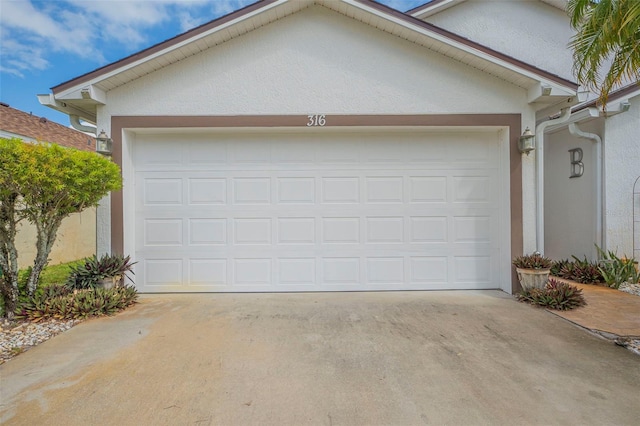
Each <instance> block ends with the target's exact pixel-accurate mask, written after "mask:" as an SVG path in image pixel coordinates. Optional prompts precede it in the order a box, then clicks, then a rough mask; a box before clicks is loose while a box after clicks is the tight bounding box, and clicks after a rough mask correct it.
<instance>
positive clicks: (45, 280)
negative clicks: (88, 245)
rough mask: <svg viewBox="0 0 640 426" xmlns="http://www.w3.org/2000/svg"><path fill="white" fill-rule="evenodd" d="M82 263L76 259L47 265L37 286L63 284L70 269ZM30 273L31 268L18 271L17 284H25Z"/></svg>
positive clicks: (81, 260)
mask: <svg viewBox="0 0 640 426" xmlns="http://www.w3.org/2000/svg"><path fill="white" fill-rule="evenodd" d="M83 261H84V259H78V260H73V261H71V262H66V263H60V264H58V265H47V266H46V267H45V268H44V270H43V271H42V273H41V274H40V279H39V281H38V286H42V287H48V286H50V285H52V284H64V283H65V282H66V281H67V278H68V277H69V274H70V273H71V268H73V267H74V266H78V265H80V264H82V262H83ZM30 271H31V268H25V269H20V271H18V282H20V283H26V282H27V279H28V278H29V272H30Z"/></svg>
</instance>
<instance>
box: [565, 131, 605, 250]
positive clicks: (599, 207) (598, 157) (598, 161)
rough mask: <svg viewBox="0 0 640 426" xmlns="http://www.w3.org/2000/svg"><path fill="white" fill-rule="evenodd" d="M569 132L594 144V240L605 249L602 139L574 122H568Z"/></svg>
mask: <svg viewBox="0 0 640 426" xmlns="http://www.w3.org/2000/svg"><path fill="white" fill-rule="evenodd" d="M569 133H570V134H571V135H573V136H577V137H579V138H585V139H591V140H592V141H593V142H595V144H596V241H598V245H599V246H600V247H601V248H602V249H603V250H606V247H605V241H604V232H602V231H603V227H602V225H603V223H602V218H603V212H602V209H603V208H604V206H603V204H602V194H603V193H604V191H603V182H602V139H601V138H600V136H598V135H596V134H595V133H588V132H583V131H582V130H580V128H579V127H578V125H577V124H576V123H571V124H569Z"/></svg>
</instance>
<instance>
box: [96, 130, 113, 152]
mask: <svg viewBox="0 0 640 426" xmlns="http://www.w3.org/2000/svg"><path fill="white" fill-rule="evenodd" d="M96 152H97V153H98V154H102V155H108V156H111V154H112V153H113V140H111V138H110V137H109V136H107V134H106V133H105V132H104V130H102V131H101V132H100V134H99V135H98V136H97V137H96Z"/></svg>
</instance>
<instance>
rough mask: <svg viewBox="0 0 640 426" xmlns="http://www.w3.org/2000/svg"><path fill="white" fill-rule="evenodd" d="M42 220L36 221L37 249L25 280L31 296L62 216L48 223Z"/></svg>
mask: <svg viewBox="0 0 640 426" xmlns="http://www.w3.org/2000/svg"><path fill="white" fill-rule="evenodd" d="M43 222H45V221H40V220H38V221H36V229H37V231H38V239H37V241H36V250H37V251H36V258H35V259H34V260H33V267H32V269H31V274H30V275H29V280H28V281H27V291H28V292H29V296H33V294H34V293H35V291H36V288H37V287H38V280H39V279H40V273H42V270H43V269H44V267H45V266H47V262H48V261H49V253H51V248H52V247H53V243H55V241H56V234H57V233H58V228H60V224H61V223H62V218H60V219H58V218H56V219H53V220H51V222H50V223H43Z"/></svg>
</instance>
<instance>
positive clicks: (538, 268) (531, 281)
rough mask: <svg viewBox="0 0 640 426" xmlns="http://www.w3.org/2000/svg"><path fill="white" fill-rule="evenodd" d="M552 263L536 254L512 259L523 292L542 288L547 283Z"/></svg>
mask: <svg viewBox="0 0 640 426" xmlns="http://www.w3.org/2000/svg"><path fill="white" fill-rule="evenodd" d="M552 264H553V261H552V260H551V259H549V258H548V257H544V256H542V255H541V254H540V253H538V252H534V253H532V254H527V255H524V256H517V257H515V258H514V259H513V266H515V267H516V272H517V274H518V280H519V281H520V285H521V286H522V288H523V289H524V290H529V289H532V288H544V286H545V285H546V284H547V281H549V273H550V271H551V265H552Z"/></svg>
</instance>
